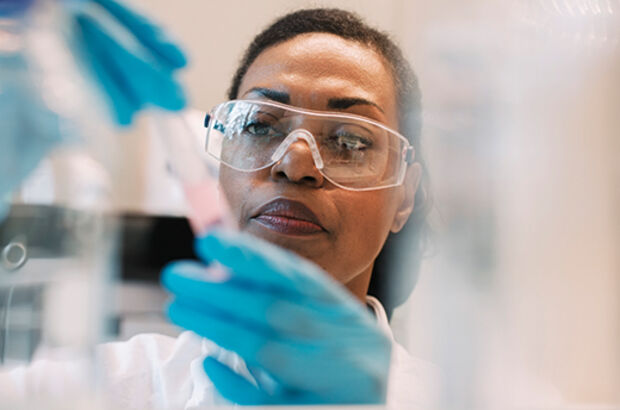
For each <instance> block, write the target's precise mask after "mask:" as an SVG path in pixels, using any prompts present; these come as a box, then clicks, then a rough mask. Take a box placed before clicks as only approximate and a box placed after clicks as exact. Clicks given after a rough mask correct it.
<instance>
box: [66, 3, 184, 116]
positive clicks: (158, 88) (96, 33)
mask: <svg viewBox="0 0 620 410" xmlns="http://www.w3.org/2000/svg"><path fill="white" fill-rule="evenodd" d="M76 21H77V23H78V25H79V27H80V28H81V30H82V33H83V35H84V40H85V42H84V43H85V47H87V48H90V49H91V52H92V55H93V58H94V59H95V60H99V61H100V65H101V67H102V68H103V69H105V70H106V71H107V73H108V76H109V77H110V78H111V79H112V81H116V82H117V83H118V88H120V89H121V90H122V91H125V92H126V93H128V94H129V95H130V96H131V99H132V100H133V101H135V102H137V105H138V107H139V108H140V107H141V106H142V105H143V104H144V103H150V104H154V105H156V106H159V107H162V108H165V109H168V110H180V109H182V108H183V107H184V106H185V102H186V101H185V95H184V93H183V89H182V88H181V87H180V86H179V84H177V83H176V82H175V81H174V79H173V78H172V72H171V71H170V70H169V69H168V68H161V67H157V65H156V64H153V63H152V62H149V61H145V60H144V59H142V58H140V57H139V56H138V55H136V54H134V53H132V52H130V51H128V50H126V49H125V48H124V47H123V46H122V45H121V44H119V43H118V42H117V41H116V40H115V39H113V38H112V37H110V35H109V34H108V33H107V32H106V31H105V30H104V29H103V27H102V26H101V25H100V24H99V23H98V22H97V21H96V20H95V19H93V18H92V17H90V16H88V15H78V16H76Z"/></svg>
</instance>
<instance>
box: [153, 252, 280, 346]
mask: <svg viewBox="0 0 620 410" xmlns="http://www.w3.org/2000/svg"><path fill="white" fill-rule="evenodd" d="M211 270H212V269H211V268H210V267H207V266H204V265H202V264H200V263H199V262H195V261H180V262H172V263H170V264H168V265H167V266H166V267H165V268H164V270H163V272H162V277H161V281H162V284H163V285H164V287H165V288H166V289H168V290H169V291H170V292H172V293H173V294H174V295H175V296H176V299H177V300H178V301H181V303H183V304H184V305H186V306H191V307H192V308H194V309H196V310H198V311H204V312H205V313H206V314H210V315H213V314H219V315H222V316H225V317H227V318H229V319H234V320H236V321H239V322H244V323H246V324H247V325H248V326H252V327H255V328H262V329H264V332H265V333H270V334H271V333H273V332H274V330H273V329H272V326H271V325H270V324H269V322H268V321H267V311H268V310H269V307H270V305H272V304H273V302H274V300H276V298H275V297H274V296H273V295H271V294H269V293H264V292H261V291H260V290H258V291H257V290H253V289H248V288H244V287H239V286H237V285H235V284H233V283H231V282H232V281H231V280H224V281H221V280H220V278H219V276H218V275H219V273H216V276H218V277H216V278H215V279H212V276H213V275H212V274H211V273H210V271H211Z"/></svg>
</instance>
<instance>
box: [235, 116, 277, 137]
mask: <svg viewBox="0 0 620 410" xmlns="http://www.w3.org/2000/svg"><path fill="white" fill-rule="evenodd" d="M277 128H278V117H276V116H275V115H273V114H271V113H268V112H265V111H257V112H253V113H251V114H250V115H248V116H247V117H246V120H245V124H244V126H243V132H244V133H246V134H249V135H252V136H255V137H268V136H275V135H278V133H279V131H278V129H277Z"/></svg>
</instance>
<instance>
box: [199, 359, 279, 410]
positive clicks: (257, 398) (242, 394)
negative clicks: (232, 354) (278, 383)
mask: <svg viewBox="0 0 620 410" xmlns="http://www.w3.org/2000/svg"><path fill="white" fill-rule="evenodd" d="M202 364H203V367H204V370H205V372H206V373H207V376H209V379H210V380H211V382H213V385H214V386H215V388H216V389H217V391H218V392H219V393H220V394H221V395H222V396H223V397H224V398H225V399H226V400H229V401H231V402H233V403H237V404H241V405H245V406H251V405H261V404H274V400H273V398H272V397H270V396H269V395H268V394H267V393H265V392H264V391H262V390H260V389H259V388H258V387H256V386H254V385H253V384H252V383H251V382H249V381H248V380H246V379H245V378H244V377H243V376H241V375H239V374H237V373H235V372H234V371H233V370H232V369H231V368H230V367H228V366H226V365H224V364H222V363H220V362H219V361H218V360H217V359H215V358H213V357H206V358H205V359H204V361H203V363H202Z"/></svg>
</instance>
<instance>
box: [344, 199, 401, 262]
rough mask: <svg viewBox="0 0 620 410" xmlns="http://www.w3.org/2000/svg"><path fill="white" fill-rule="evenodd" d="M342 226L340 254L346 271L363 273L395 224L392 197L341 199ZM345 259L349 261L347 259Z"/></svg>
mask: <svg viewBox="0 0 620 410" xmlns="http://www.w3.org/2000/svg"><path fill="white" fill-rule="evenodd" d="M338 203H339V204H340V206H339V210H340V216H341V225H340V232H339V237H338V240H337V244H338V245H337V249H338V251H337V253H338V254H339V255H340V256H341V258H340V261H341V263H342V265H343V267H342V268H343V270H347V269H346V268H347V267H348V269H351V268H352V267H353V266H355V268H354V269H352V271H361V270H362V269H364V268H366V267H367V266H368V265H370V264H371V263H372V262H373V261H374V259H375V258H376V256H377V255H378V253H379V252H380V250H381V248H382V247H383V244H384V242H385V239H386V238H387V235H388V234H389V232H390V228H391V226H392V221H393V220H394V213H395V205H394V200H393V198H392V196H391V195H388V194H386V193H380V192H379V193H372V192H366V193H363V194H357V195H350V196H349V195H348V196H347V197H343V198H339V199H338ZM345 256H346V257H345Z"/></svg>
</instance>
